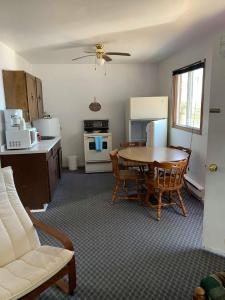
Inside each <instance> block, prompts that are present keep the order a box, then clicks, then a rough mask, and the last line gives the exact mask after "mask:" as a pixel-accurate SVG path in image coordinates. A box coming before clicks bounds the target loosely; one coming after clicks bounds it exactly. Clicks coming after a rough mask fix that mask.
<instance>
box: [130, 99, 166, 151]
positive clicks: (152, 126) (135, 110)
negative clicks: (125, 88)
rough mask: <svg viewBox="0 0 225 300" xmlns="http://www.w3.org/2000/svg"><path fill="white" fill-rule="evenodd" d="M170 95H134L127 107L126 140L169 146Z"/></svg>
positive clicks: (153, 145)
mask: <svg viewBox="0 0 225 300" xmlns="http://www.w3.org/2000/svg"><path fill="white" fill-rule="evenodd" d="M167 126H168V97H167V96H160V97H132V98H130V99H129V101H128V102H127V107H126V140H127V141H129V142H131V141H132V142H135V141H136V142H146V144H147V145H148V146H152V147H165V146H167Z"/></svg>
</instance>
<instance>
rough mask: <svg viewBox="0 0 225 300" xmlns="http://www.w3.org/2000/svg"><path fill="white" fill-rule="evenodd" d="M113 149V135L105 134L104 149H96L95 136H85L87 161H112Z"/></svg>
mask: <svg viewBox="0 0 225 300" xmlns="http://www.w3.org/2000/svg"><path fill="white" fill-rule="evenodd" d="M111 150H112V138H111V136H103V142H102V151H96V146H95V138H94V137H93V136H85V137H84V152H85V160H86V161H90V162H91V161H92V162H94V161H96V162H97V161H110V156H109V153H110V151H111Z"/></svg>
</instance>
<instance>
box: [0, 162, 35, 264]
mask: <svg viewBox="0 0 225 300" xmlns="http://www.w3.org/2000/svg"><path fill="white" fill-rule="evenodd" d="M39 245H40V242H39V239H38V236H37V232H36V230H35V228H34V226H33V224H32V222H31V220H30V218H29V216H28V214H27V212H26V211H25V209H24V207H23V205H22V203H21V202H20V199H19V197H18V194H17V192H16V188H15V184H14V180H13V172H12V169H11V167H6V168H2V169H0V267H1V266H4V265H6V264H8V263H10V262H11V261H13V260H15V259H17V258H19V257H20V256H22V255H24V254H25V253H27V252H29V251H30V250H32V249H35V248H37V247H38V246H39Z"/></svg>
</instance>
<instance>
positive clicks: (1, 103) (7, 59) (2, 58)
mask: <svg viewBox="0 0 225 300" xmlns="http://www.w3.org/2000/svg"><path fill="white" fill-rule="evenodd" d="M2 70H25V71H27V72H31V71H32V67H31V65H30V64H29V63H28V62H27V61H25V60H24V59H23V58H22V57H21V56H19V55H18V54H16V53H15V51H13V50H12V49H10V48H9V47H7V46H6V45H4V44H3V43H1V42H0V145H1V144H2V143H3V141H4V132H3V128H4V124H3V113H2V110H4V109H5V95H4V87H3V80H2Z"/></svg>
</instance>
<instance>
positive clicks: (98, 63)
mask: <svg viewBox="0 0 225 300" xmlns="http://www.w3.org/2000/svg"><path fill="white" fill-rule="evenodd" d="M96 62H97V65H99V66H103V65H104V63H105V60H104V58H102V57H101V58H97V59H96Z"/></svg>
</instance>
